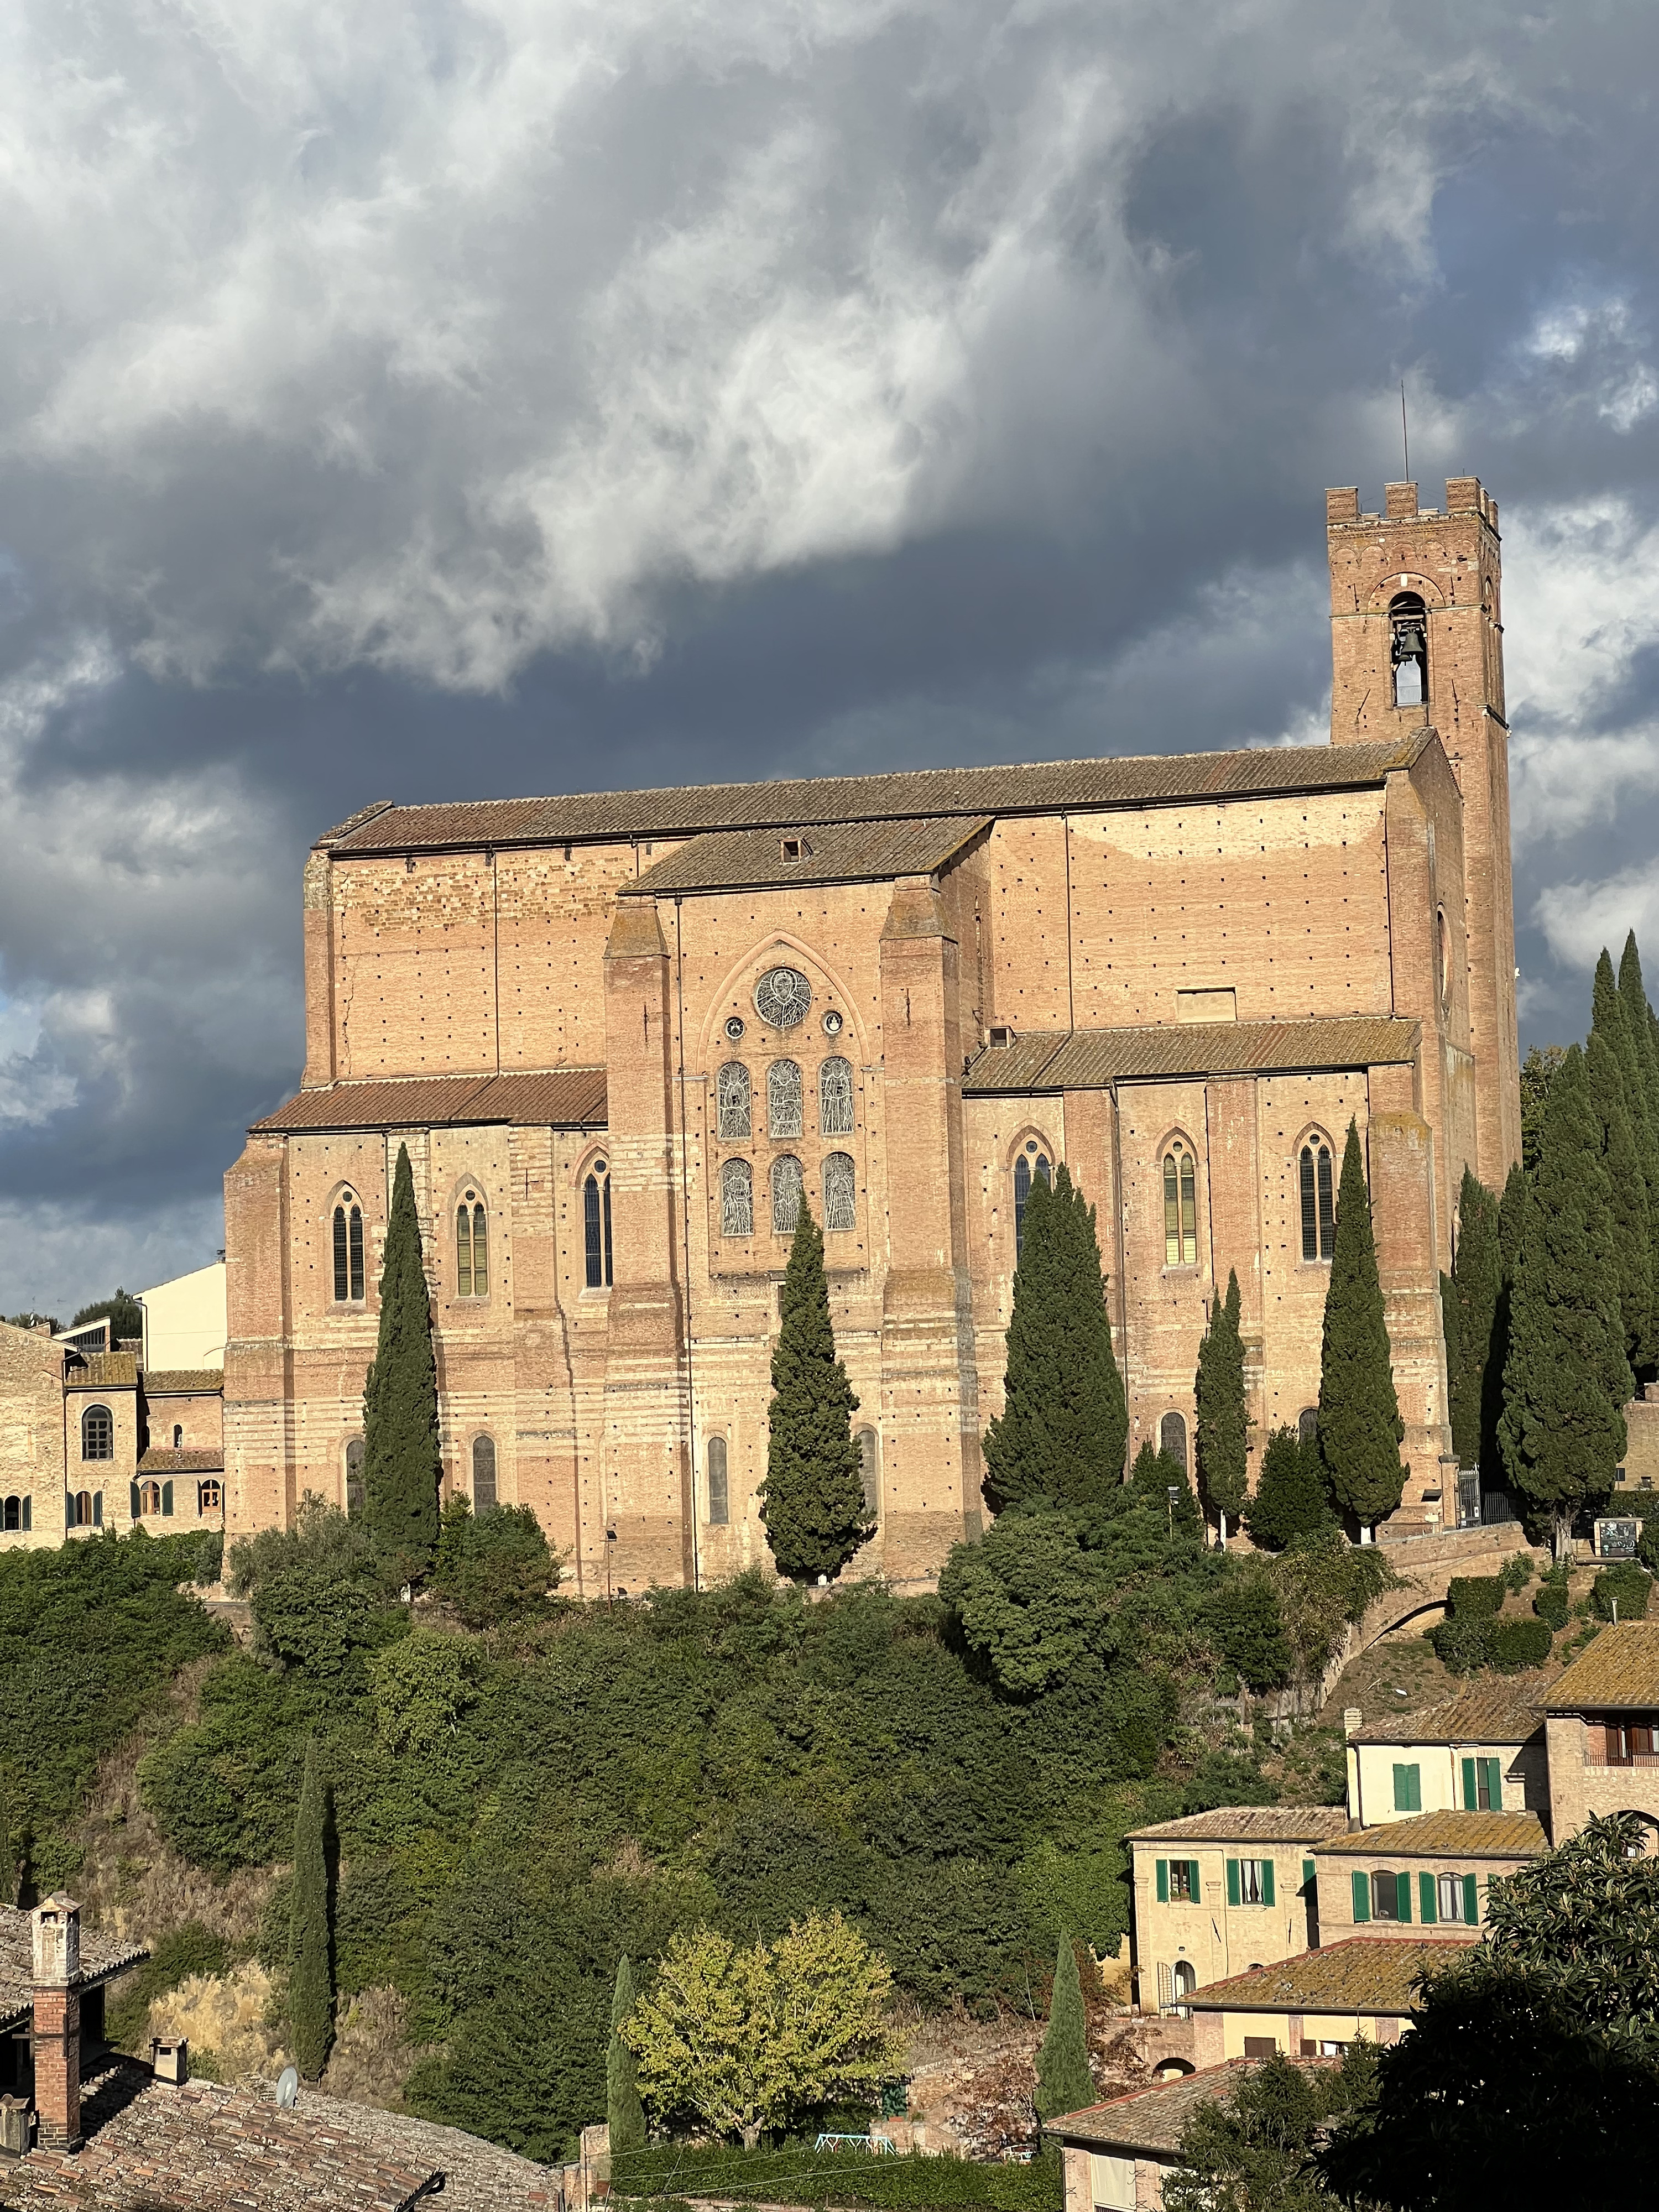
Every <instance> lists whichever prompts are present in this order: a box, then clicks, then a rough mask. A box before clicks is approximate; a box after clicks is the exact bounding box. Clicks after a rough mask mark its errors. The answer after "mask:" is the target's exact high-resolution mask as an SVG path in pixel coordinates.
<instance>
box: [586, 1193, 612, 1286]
mask: <svg viewBox="0 0 1659 2212" xmlns="http://www.w3.org/2000/svg"><path fill="white" fill-rule="evenodd" d="M582 1247H583V1259H584V1262H585V1264H586V1272H587V1287H588V1289H589V1290H590V1291H605V1290H609V1289H610V1287H611V1167H610V1163H609V1162H608V1161H605V1160H595V1161H594V1163H593V1164H592V1167H591V1168H590V1169H589V1170H588V1171H587V1179H586V1182H584V1183H583V1185H582Z"/></svg>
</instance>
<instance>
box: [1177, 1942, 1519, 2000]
mask: <svg viewBox="0 0 1659 2212" xmlns="http://www.w3.org/2000/svg"><path fill="white" fill-rule="evenodd" d="M1463 1941H1464V1939H1462V1938H1460V1937H1457V1936H1450V1935H1447V1936H1425V1937H1413V1936H1349V1937H1348V1938H1347V1939H1346V1942H1341V1943H1332V1944H1330V1945H1329V1946H1328V1948H1326V1949H1324V1950H1322V1951H1304V1952H1303V1953H1302V1954H1300V1956H1299V1957H1297V1958H1294V1959H1286V1960H1284V1961H1283V1963H1282V1964H1280V1965H1279V1966H1256V1967H1255V1968H1253V1969H1252V1971H1251V1972H1249V1973H1248V1974H1234V1975H1232V1976H1231V1977H1230V1978H1228V1979H1227V1980H1226V1981H1225V1982H1206V1984H1205V1985H1204V1987H1203V1988H1202V1989H1200V1990H1194V1991H1193V1994H1192V1995H1191V1996H1189V1997H1188V1999H1187V2002H1188V2004H1189V2005H1191V2006H1192V2007H1193V2008H1194V2010H1195V2011H1197V2012H1361V2013H1379V2012H1380V2013H1396V2014H1400V2013H1407V2012H1409V2011H1410V2010H1411V2008H1412V2005H1413V1995H1412V1989H1413V1984H1414V1983H1415V1981H1416V1979H1417V1978H1418V1976H1419V1974H1420V1973H1422V1972H1424V1971H1425V1968H1428V1967H1432V1966H1443V1965H1444V1963H1445V1960H1446V1955H1447V1954H1448V1952H1449V1951H1452V1950H1455V1949H1458V1948H1462V1942H1463ZM1468 1941H1470V1942H1477V1941H1479V1938H1478V1937H1470V1938H1468Z"/></svg>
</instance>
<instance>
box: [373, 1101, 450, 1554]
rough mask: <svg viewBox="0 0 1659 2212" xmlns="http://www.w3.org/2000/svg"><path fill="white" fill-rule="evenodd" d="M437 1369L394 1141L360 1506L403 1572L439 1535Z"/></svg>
mask: <svg viewBox="0 0 1659 2212" xmlns="http://www.w3.org/2000/svg"><path fill="white" fill-rule="evenodd" d="M442 1472H443V1469H442V1465H441V1461H440V1459H439V1454H438V1369H437V1362H436V1360H435V1358H434V1356H433V1350H432V1299H431V1295H430V1293H429V1291H428V1289H427V1281H426V1275H425V1273H424V1271H423V1270H422V1266H421V1225H420V1219H419V1217H418V1216H417V1214H416V1210H415V1177H414V1175H413V1172H412V1171H411V1170H410V1164H409V1148H408V1146H406V1145H399V1146H398V1165H397V1170H396V1171H395V1173H394V1175H393V1176H392V1216H391V1218H390V1220H389V1221H388V1222H387V1224H386V1264H385V1266H384V1267H382V1269H381V1271H380V1336H379V1338H378V1340H377V1341H376V1344H375V1347H374V1363H373V1364H372V1365H371V1366H370V1368H369V1370H368V1376H367V1378H366V1379H365V1382H364V1385H363V1510H364V1517H365V1520H366V1521H367V1523H368V1530H369V1533H370V1534H371V1535H372V1536H373V1537H374V1541H375V1543H376V1545H377V1546H378V1547H379V1548H380V1551H381V1552H382V1553H383V1554H384V1555H385V1556H386V1558H387V1559H389V1560H392V1561H393V1562H395V1563H396V1565H397V1566H398V1570H399V1571H403V1572H405V1573H407V1574H409V1575H410V1576H411V1577H418V1576H420V1575H422V1574H424V1573H425V1571H427V1569H428V1567H429V1566H430V1565H431V1564H432V1556H433V1553H434V1552H435V1550H436V1548H437V1543H438V1485H439V1481H440V1479H441V1475H442Z"/></svg>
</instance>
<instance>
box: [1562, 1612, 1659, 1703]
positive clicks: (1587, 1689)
mask: <svg viewBox="0 0 1659 2212" xmlns="http://www.w3.org/2000/svg"><path fill="white" fill-rule="evenodd" d="M1541 1695H1542V1702H1543V1704H1544V1705H1546V1706H1547V1708H1548V1710H1549V1711H1551V1712H1553V1713H1573V1712H1584V1711H1589V1710H1591V1709H1600V1710H1602V1711H1618V1710H1619V1709H1620V1708H1621V1707H1623V1706H1626V1705H1641V1706H1650V1705H1659V1621H1647V1620H1625V1621H1620V1623H1619V1625H1618V1626H1617V1627H1614V1628H1604V1629H1603V1630H1602V1631H1601V1634H1600V1635H1599V1636H1598V1637H1597V1638H1596V1639H1595V1643H1594V1644H1591V1645H1590V1647H1589V1650H1588V1651H1586V1652H1584V1653H1583V1655H1582V1656H1580V1657H1579V1658H1577V1659H1575V1660H1574V1661H1573V1662H1572V1664H1571V1667H1569V1668H1567V1670H1566V1672H1565V1674H1561V1675H1559V1676H1558V1677H1557V1679H1556V1680H1554V1681H1553V1682H1552V1683H1551V1684H1550V1686H1549V1687H1548V1689H1547V1690H1545V1691H1544V1692H1542V1693H1541Z"/></svg>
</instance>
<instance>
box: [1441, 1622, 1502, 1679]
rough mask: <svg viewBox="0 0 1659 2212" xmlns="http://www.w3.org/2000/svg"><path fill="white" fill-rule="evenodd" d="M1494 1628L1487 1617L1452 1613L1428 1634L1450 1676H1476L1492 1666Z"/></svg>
mask: <svg viewBox="0 0 1659 2212" xmlns="http://www.w3.org/2000/svg"><path fill="white" fill-rule="evenodd" d="M1493 1626H1494V1623H1493V1622H1492V1619H1491V1617H1490V1615H1488V1614H1486V1613H1448V1614H1447V1615H1446V1618H1445V1619H1444V1620H1440V1621H1437V1622H1436V1623H1435V1625H1434V1626H1433V1627H1432V1628H1431V1630H1430V1631H1429V1642H1430V1643H1431V1644H1432V1645H1433V1646H1434V1650H1435V1656H1436V1657H1437V1659H1438V1660H1439V1662H1440V1663H1441V1665H1442V1666H1443V1668H1445V1669H1446V1672H1447V1673H1448V1674H1476V1673H1478V1672H1479V1671H1480V1668H1482V1667H1486V1666H1489V1665H1490V1664H1491V1661H1492V1628H1493Z"/></svg>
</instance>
